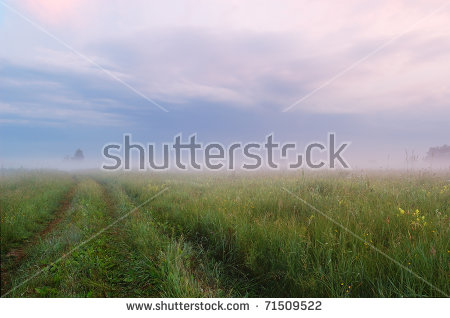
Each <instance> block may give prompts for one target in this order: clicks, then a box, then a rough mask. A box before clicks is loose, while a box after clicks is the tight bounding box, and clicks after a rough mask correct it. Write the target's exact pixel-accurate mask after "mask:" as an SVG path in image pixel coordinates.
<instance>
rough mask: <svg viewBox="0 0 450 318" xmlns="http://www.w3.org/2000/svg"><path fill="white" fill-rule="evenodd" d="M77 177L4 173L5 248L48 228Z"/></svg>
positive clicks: (0, 195) (0, 189)
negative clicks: (47, 224) (9, 174)
mask: <svg viewBox="0 0 450 318" xmlns="http://www.w3.org/2000/svg"><path fill="white" fill-rule="evenodd" d="M73 184H74V180H73V178H72V177H71V176H70V175H68V174H63V173H32V174H23V175H13V176H2V179H1V182H0V211H1V248H2V252H1V255H2V262H3V259H4V256H5V253H6V252H7V251H8V250H10V249H11V248H12V247H14V246H18V245H19V244H20V243H22V242H23V241H24V240H27V239H29V238H30V237H31V236H32V235H33V234H34V233H36V232H37V231H39V230H42V229H43V228H45V226H46V223H47V222H48V221H49V220H50V219H52V217H53V213H54V212H55V211H56V209H57V208H58V206H59V204H60V202H61V200H62V199H63V197H64V195H65V194H66V193H67V191H68V190H69V189H70V187H71V186H73Z"/></svg>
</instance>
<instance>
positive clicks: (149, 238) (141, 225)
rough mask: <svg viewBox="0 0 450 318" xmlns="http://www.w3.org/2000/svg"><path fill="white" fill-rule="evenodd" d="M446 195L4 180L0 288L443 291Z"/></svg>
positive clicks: (357, 177)
mask: <svg viewBox="0 0 450 318" xmlns="http://www.w3.org/2000/svg"><path fill="white" fill-rule="evenodd" d="M449 187H450V173H448V172H446V173H439V174H437V173H432V172H414V173H395V172H390V173H386V172H378V173H374V172H372V173H363V172H351V173H347V172H345V173H344V172H327V173H325V172H324V173H307V172H306V173H304V172H299V173H296V174H294V173H289V174H282V173H278V174H265V175H264V174H261V175H255V174H222V175H208V174H205V175H203V174H184V175H183V174H145V173H123V174H121V173H115V174H99V173H93V174H78V175H71V174H68V173H62V172H61V173H57V172H40V173H39V172H33V173H20V174H19V173H14V174H10V175H6V176H2V177H1V181H0V210H1V270H2V282H1V284H2V287H1V293H2V295H5V294H6V296H7V297H443V296H445V295H448V294H449V293H450V284H449V281H450V280H449V274H450V270H449V260H450V246H449V242H450V241H449V232H448V231H449V212H450V211H449V209H450V188H449ZM164 189H167V190H166V191H164V192H163V193H160V192H161V191H162V190H164ZM158 193H160V194H159V195H158V196H157V197H155V198H154V199H152V200H151V201H150V202H148V203H147V204H145V205H142V206H139V205H140V204H141V203H143V202H145V201H147V200H148V199H149V198H151V197H152V196H154V195H155V194H158ZM302 200H305V201H306V202H307V203H308V204H309V205H308V204H305V203H304V202H303V201H302ZM135 207H138V208H137V209H135ZM130 211H131V213H129V212H130ZM80 244H82V245H81V246H80ZM36 273H38V274H37V275H36ZM30 277H32V279H29V278H30ZM24 282H25V283H24Z"/></svg>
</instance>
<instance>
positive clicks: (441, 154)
mask: <svg viewBox="0 0 450 318" xmlns="http://www.w3.org/2000/svg"><path fill="white" fill-rule="evenodd" d="M425 160H427V161H437V162H450V146H447V145H443V146H440V147H439V146H438V147H431V148H430V149H429V150H428V152H427V156H426V157H425Z"/></svg>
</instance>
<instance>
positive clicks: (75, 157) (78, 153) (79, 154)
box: [72, 149, 84, 161]
mask: <svg viewBox="0 0 450 318" xmlns="http://www.w3.org/2000/svg"><path fill="white" fill-rule="evenodd" d="M83 159H84V154H83V150H81V149H77V150H76V151H75V154H74V155H73V157H72V160H77V161H81V160H83Z"/></svg>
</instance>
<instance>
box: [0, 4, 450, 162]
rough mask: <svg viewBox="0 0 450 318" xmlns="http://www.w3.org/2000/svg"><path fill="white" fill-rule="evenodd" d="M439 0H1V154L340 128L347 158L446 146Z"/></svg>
mask: <svg viewBox="0 0 450 318" xmlns="http://www.w3.org/2000/svg"><path fill="white" fill-rule="evenodd" d="M448 21H450V2H449V1H445V0H416V1H412V0H409V1H398V0H389V1H385V0H380V1H368V0H358V1H356V0H355V1H353V0H345V1H321V0H316V1H303V0H295V1H288V0H286V1H275V0H271V1H269V0H259V1H256V0H248V1H242V0H240V1H234V0H214V1H211V0H208V1H207V0H204V1H202V0H197V1H189V0H167V1H143V0H136V1H132V2H130V1H122V0H114V1H111V0H90V1H87V0H66V1H58V0H18V1H6V0H0V43H1V45H0V163H1V165H2V166H3V167H20V166H24V167H56V166H58V165H59V164H60V163H61V162H62V158H64V157H65V156H67V155H69V156H70V155H73V153H74V152H75V150H76V149H77V148H81V149H82V150H83V151H84V153H85V156H86V160H87V162H89V163H90V164H92V165H93V166H99V162H100V161H101V151H102V147H103V145H105V144H106V143H108V142H121V141H122V135H123V134H124V133H131V134H132V135H133V139H134V140H136V141H140V142H142V143H150V142H151V143H161V142H169V141H172V139H173V136H174V135H176V134H178V133H181V134H183V136H186V138H187V136H189V135H191V134H193V133H197V135H198V139H200V140H201V141H202V142H212V141H217V142H222V143H225V144H226V143H230V142H233V141H241V142H249V141H258V142H262V141H263V139H264V137H265V136H266V135H267V134H269V133H274V135H275V137H276V139H277V140H278V141H280V142H283V141H295V142H297V143H299V144H300V145H305V144H307V143H309V142H312V141H317V140H319V141H326V138H327V134H328V132H335V133H336V135H337V139H338V141H351V146H350V147H349V149H348V156H350V158H348V160H350V161H351V163H352V166H353V167H358V166H359V167H364V166H374V167H385V166H387V165H388V164H389V162H388V158H389V160H391V161H392V162H396V163H398V164H399V165H401V164H402V162H403V160H404V156H405V155H404V154H405V150H407V151H409V152H411V151H415V152H416V153H417V154H419V155H420V156H424V155H425V153H426V151H427V149H428V148H429V147H431V146H439V145H443V144H449V143H450V140H449V136H450V125H448V123H447V121H448V118H450V102H449V101H450V25H449V23H448Z"/></svg>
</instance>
